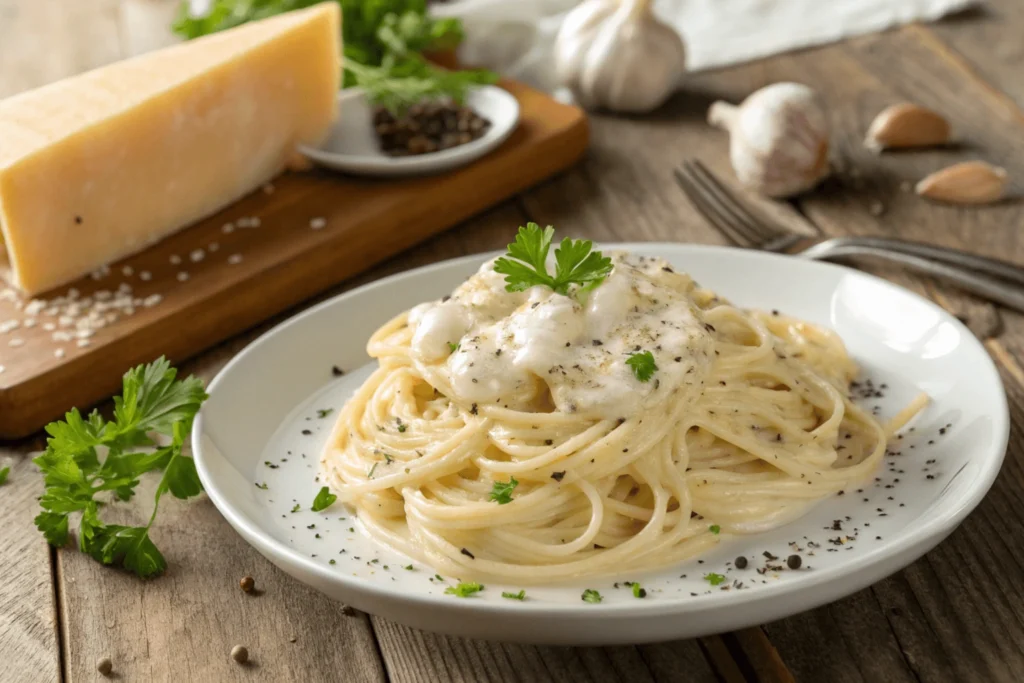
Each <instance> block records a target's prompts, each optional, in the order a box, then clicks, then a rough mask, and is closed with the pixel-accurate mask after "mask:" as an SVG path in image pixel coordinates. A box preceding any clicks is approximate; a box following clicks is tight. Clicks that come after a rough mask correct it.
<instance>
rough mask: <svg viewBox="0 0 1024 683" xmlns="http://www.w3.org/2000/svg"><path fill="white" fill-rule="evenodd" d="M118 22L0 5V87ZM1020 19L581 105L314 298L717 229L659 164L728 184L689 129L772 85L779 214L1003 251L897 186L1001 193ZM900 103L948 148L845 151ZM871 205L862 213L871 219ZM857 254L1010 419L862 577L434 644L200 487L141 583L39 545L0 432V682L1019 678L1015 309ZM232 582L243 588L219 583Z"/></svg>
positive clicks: (76, 51) (1007, 13) (84, 51)
mask: <svg viewBox="0 0 1024 683" xmlns="http://www.w3.org/2000/svg"><path fill="white" fill-rule="evenodd" d="M118 25H119V24H118V0H76V1H75V2H70V1H69V0H0V96H4V95H8V94H11V93H14V92H17V91H19V90H22V89H25V88H29V87H33V86H36V85H39V84H41V83H44V82H47V81H50V80H54V79H56V78H59V77H62V76H65V75H68V74H71V73H75V72H77V71H81V70H84V69H87V68H90V67H94V66H98V65H100V64H103V63H106V62H109V61H112V60H115V59H117V58H118V57H119V56H121V54H122V52H123V44H124V37H123V36H119V29H118ZM1022 35H1024V5H1022V4H1021V3H1020V1H1019V0H990V1H989V2H988V3H987V7H986V8H985V9H981V10H974V11H970V12H967V13H965V14H961V15H960V16H958V17H955V18H952V19H949V20H946V21H944V22H942V23H939V24H936V25H931V26H911V27H907V28H904V29H902V30H898V31H893V32H889V33H885V34H882V35H874V36H868V37H864V38H859V39H855V40H851V41H847V42H845V43H842V44H837V45H832V46H828V47H824V48H821V49H815V50H809V51H804V52H800V53H796V54H789V55H784V56H779V57H775V58H772V59H768V60H764V61H760V62H757V63H753V64H747V65H743V66H739V67H736V68H731V69H727V70H723V71H719V72H715V73H707V74H700V75H697V76H694V77H693V78H692V79H691V81H690V83H689V85H688V86H687V88H686V91H685V92H683V93H681V94H679V95H678V96H677V97H675V98H674V99H673V100H672V101H671V102H670V103H669V104H668V105H667V106H666V107H665V108H664V109H663V110H662V111H660V112H658V113H656V114H654V115H652V116H648V117H642V118H613V117H607V116H595V117H594V118H593V121H592V124H593V128H592V130H593V143H592V149H591V151H590V153H589V155H588V157H587V159H586V160H585V162H584V163H582V164H581V165H580V166H579V167H577V168H576V169H574V170H573V171H572V172H570V173H566V174H564V175H562V176H561V177H559V178H556V179H554V180H552V181H550V182H548V183H545V184H544V185H542V186H540V187H537V188H535V189H533V190H531V191H529V192H527V193H525V194H523V195H522V196H520V197H518V198H516V199H515V200H513V201H509V202H507V203H505V204H503V205H501V206H498V207H495V208H494V209H492V210H491V211H489V212H487V213H486V214H484V215H481V216H479V217H477V218H475V219H473V220H471V221H469V222H466V223H464V224H462V225H460V226H458V227H456V228H454V229H452V230H451V231H449V232H448V233H446V234H444V235H442V236H440V237H437V238H435V239H433V240H431V241H429V242H427V243H426V244H423V245H421V246H420V247H418V248H416V249H413V250H411V251H409V252H407V253H405V254H402V255H401V256H399V257H396V258H394V259H392V260H391V261H390V262H388V263H386V264H385V265H383V266H381V267H378V268H376V269H374V270H373V271H372V272H371V273H369V274H367V275H365V276H363V277H360V278H358V279H357V280H356V281H353V282H350V283H347V284H346V285H344V286H342V287H339V288H338V289H337V290H335V291H334V292H329V293H326V294H325V295H324V296H330V295H331V294H335V293H337V292H338V291H342V290H344V289H348V288H350V287H353V286H356V285H358V284H361V283H364V282H367V281H370V280H373V279H375V278H379V277H381V276H383V275H386V274H389V273H394V272H397V271H400V270H404V269H406V268H410V267H413V266H418V265H422V264H425V263H430V262H433V261H438V260H441V259H445V258H449V257H452V256H458V255H461V254H466V253H472V252H477V251H483V250H488V249H495V248H499V247H501V246H503V245H504V243H505V242H506V241H507V239H508V236H509V234H510V231H511V230H512V229H513V228H514V227H515V226H517V225H519V224H521V223H522V222H524V221H526V220H529V219H532V220H536V221H538V222H541V223H552V224H554V225H556V226H558V227H559V229H560V230H562V231H567V232H569V233H571V234H573V235H576V236H586V237H589V238H593V239H595V240H602V241H618V240H670V241H693V242H702V243H716V242H722V241H723V238H722V237H721V236H720V235H719V234H718V233H717V232H716V231H714V230H713V229H712V228H710V227H709V226H708V225H707V224H706V223H705V222H704V221H703V220H702V219H701V218H700V217H699V216H698V215H697V214H696V213H695V212H694V210H693V208H692V207H691V206H690V205H689V204H688V203H687V201H686V200H685V198H684V197H683V196H682V194H681V193H680V191H679V190H678V189H677V188H676V186H675V185H674V183H673V181H672V176H671V173H670V171H671V168H672V166H673V165H674V164H676V163H678V162H679V161H681V160H682V159H683V158H684V157H690V156H696V157H700V158H701V159H704V160H705V161H707V162H708V163H709V164H710V165H711V166H712V167H714V168H715V169H717V170H718V171H719V172H720V173H721V174H722V175H723V176H728V168H727V161H726V141H725V138H724V136H723V135H722V134H719V133H718V132H717V131H712V130H710V129H709V128H708V127H707V126H706V125H705V124H704V123H703V119H704V113H705V111H706V108H707V104H708V102H709V101H710V100H711V99H712V98H719V97H722V98H727V99H731V100H738V99H742V97H743V96H744V95H745V94H747V93H749V92H751V91H753V90H754V89H756V88H758V87H760V86H762V85H765V84H768V83H772V82H775V81H780V80H797V81H802V82H805V83H808V84H810V85H812V86H814V87H816V88H817V89H818V90H819V91H820V92H821V93H822V94H823V95H824V97H825V98H826V100H827V101H828V103H829V105H830V107H831V111H832V113H833V125H834V128H835V135H834V147H835V150H834V159H835V162H836V165H837V167H838V168H839V169H840V171H839V173H838V174H837V175H836V176H835V177H834V178H833V179H831V180H829V181H828V182H827V183H826V184H825V185H824V186H823V187H822V188H820V189H819V190H818V191H816V192H814V193H812V194H810V195H808V196H806V197H804V198H801V199H800V200H799V201H797V202H795V203H792V204H782V205H777V206H775V207H773V209H772V210H774V211H776V213H778V214H779V215H780V216H781V217H783V218H784V219H785V220H788V221H791V222H792V223H793V224H794V225H799V227H801V228H802V229H807V230H811V231H814V232H819V233H824V234H830V235H838V234H876V235H898V236H902V237H907V238H914V239H920V240H925V241H930V242H935V243H940V244H944V245H946V246H951V247H962V248H965V249H969V250H972V251H976V252H979V253H984V254H988V255H991V256H999V257H1002V258H1008V259H1012V260H1015V261H1017V262H1018V263H1024V239H1020V238H1019V237H1018V234H1019V233H1020V230H1021V229H1022V228H1024V203H1022V202H1021V201H1020V200H1019V199H1014V200H1011V201H1007V202H1005V203H1003V204H1001V205H999V206H996V207H990V208H984V209H958V208H950V207H943V206H936V205H933V204H929V203H926V202H924V201H922V200H920V199H918V198H916V197H915V196H914V195H913V194H912V193H909V192H907V191H905V189H901V185H903V187H904V188H905V187H906V182H905V181H914V180H916V179H918V178H920V177H922V176H923V175H924V174H925V173H927V172H929V171H931V170H934V169H936V168H938V167H940V166H942V165H945V164H947V163H952V162H953V161H958V160H962V159H968V158H984V159H987V160H989V161H992V162H994V163H997V164H1000V165H1002V166H1004V167H1006V168H1007V169H1008V170H1009V172H1010V175H1011V178H1013V179H1014V180H1015V183H1016V185H1015V190H1016V192H1017V194H1018V196H1019V195H1020V193H1021V190H1022V189H1024V43H1022V42H1021V40H1020V38H1021V36H1022ZM903 100H913V101H917V102H920V103H922V104H925V105H930V106H933V107H935V108H937V109H939V110H941V111H943V112H945V113H946V114H947V115H948V116H949V117H950V118H951V119H952V121H953V125H954V128H955V130H956V131H957V134H958V138H959V139H960V140H961V141H962V144H961V145H959V146H958V147H957V148H954V149H951V150H943V151H933V152H923V153H915V154H893V155H885V156H881V157H878V156H874V155H872V154H870V153H868V152H867V151H865V149H864V147H863V146H862V144H861V139H862V137H863V133H864V130H865V128H866V126H867V124H868V122H869V121H870V119H871V118H872V117H873V115H874V114H875V113H876V112H877V111H878V110H880V109H881V108H882V107H883V106H885V105H888V104H891V103H894V102H898V101H903ZM842 169H846V170H842ZM853 169H857V171H854V170H853ZM873 206H874V209H872V207H873ZM879 206H881V207H883V208H884V212H883V213H882V214H881V215H875V214H876V213H878V207H879ZM865 267H867V268H868V269H872V268H871V267H870V266H865ZM872 270H873V271H874V272H877V273H880V274H882V275H883V276H885V277H889V278H891V279H893V280H896V281H898V282H900V283H901V284H904V285H905V286H908V287H910V288H912V289H915V290H917V291H920V292H923V293H925V294H926V295H928V296H930V297H932V298H934V299H935V300H937V301H938V302H939V303H941V304H942V305H943V306H946V307H947V308H950V309H952V310H953V311H954V312H956V313H957V314H958V315H961V316H963V317H964V318H966V319H967V320H968V322H969V323H970V324H971V326H972V329H974V330H975V331H976V332H977V333H978V334H979V335H980V336H982V337H984V338H986V339H987V341H986V346H987V348H988V350H989V351H990V353H991V354H992V356H993V358H994V359H995V360H996V361H997V363H998V365H999V367H1000V369H1001V371H1002V375H1003V381H1004V382H1005V383H1006V388H1007V392H1008V394H1009V397H1010V403H1011V406H1012V411H1013V434H1012V437H1011V442H1010V450H1009V453H1008V455H1007V459H1006V463H1005V464H1004V466H1003V470H1002V472H1001V474H1000V476H999V478H998V479H997V481H996V483H995V486H994V488H993V489H992V491H991V492H990V493H989V495H988V496H987V497H986V498H985V500H984V501H983V502H982V504H981V506H980V507H979V508H978V509H977V511H975V512H974V513H973V514H972V515H971V516H970V517H969V518H968V519H967V521H966V522H964V524H963V525H962V526H961V527H960V529H959V530H957V531H956V532H955V533H954V534H953V535H952V536H951V537H950V538H949V539H948V540H947V541H945V542H944V543H942V544H941V545H940V546H939V547H938V548H936V549H935V550H933V551H932V552H931V553H929V554H928V555H927V556H925V557H924V558H923V559H921V560H920V561H918V562H916V563H915V564H913V565H912V566H910V567H909V568H907V569H906V570H904V571H902V572H900V573H899V574H896V575H895V576H892V577H890V578H888V579H886V580H884V581H881V582H879V583H877V584H876V585H874V586H872V587H871V588H868V589H866V590H863V591H861V592H859V593H856V594H854V595H852V596H850V597H848V598H846V599H844V600H841V601H839V602H836V603H834V604H831V605H828V606H826V607H822V608H819V609H817V610H814V611H812V612H808V613H805V614H800V615H797V616H794V617H791V618H789V619H784V620H782V621H779V622H776V623H772V624H768V625H765V626H761V627H755V628H749V629H745V630H742V631H738V632H735V633H727V634H722V635H719V636H712V637H708V638H700V639H697V640H689V641H679V642H672V643H664V644H658V645H644V646H637V647H609V648H555V647H526V646H519V645H504V644H499V643H485V642H477V641H471V640H463V639H458V638H447V637H443V636H437V635H433V634H430V633H423V632H420V631H415V630H412V629H409V628H405V627H403V626H399V625H397V624H394V623H391V622H388V621H384V620H382V619H378V618H375V617H372V616H369V615H366V614H362V613H358V612H356V613H347V612H346V611H343V609H342V606H341V605H339V604H337V603H334V602H331V601H330V600H327V599H326V598H324V597H323V596H322V595H320V594H319V593H317V592H315V591H313V590H311V589H308V588H306V587H305V586H303V585H300V584H299V583H297V582H296V581H293V580H292V579H290V578H289V577H288V576H285V575H284V574H282V573H281V572H280V571H278V570H277V569H275V568H274V567H273V566H271V565H270V564H269V563H268V562H267V561H265V560H264V559H263V558H262V557H260V556H259V555H258V554H257V553H256V552H255V551H254V550H253V549H252V548H250V547H249V546H248V545H247V544H246V543H245V542H244V541H242V539H241V538H240V537H239V536H238V535H237V534H235V533H234V532H233V531H232V530H231V529H230V527H229V526H228V525H227V523H226V522H225V521H224V520H223V519H222V518H221V516H220V515H219V514H218V513H217V511H216V510H215V509H214V507H213V505H212V504H211V503H210V502H209V500H206V499H205V498H200V499H199V500H198V501H193V502H191V503H181V502H179V501H174V502H171V503H169V504H167V505H166V506H165V507H164V509H163V511H162V512H161V519H160V520H159V528H158V529H157V530H156V531H155V536H156V542H157V543H158V544H159V545H160V547H161V548H162V549H163V551H164V553H165V555H166V556H167V557H168V559H169V561H170V569H169V571H168V572H167V574H166V575H165V576H163V577H162V578H160V579H158V580H154V581H148V582H143V581H140V580H138V579H135V578H133V577H132V576H129V575H126V574H123V573H120V572H117V571H113V570H109V569H104V568H103V567H101V566H99V565H97V564H96V563H95V562H93V561H92V560H90V559H88V558H87V557H85V556H84V555H82V554H80V553H79V552H77V551H76V550H53V549H51V548H49V547H48V546H47V545H46V544H45V543H44V542H43V539H42V538H41V537H40V535H39V534H38V532H37V531H36V530H35V528H34V527H33V525H32V518H33V516H34V514H35V511H36V508H37V505H36V502H35V498H36V496H38V495H39V494H40V492H41V490H42V482H41V479H40V477H39V476H38V474H37V473H36V470H35V467H34V466H33V465H32V464H31V462H30V454H31V453H32V452H33V451H34V450H37V449H39V448H40V447H41V446H42V445H43V438H42V436H37V437H36V438H33V439H30V440H28V441H25V442H22V443H12V444H6V445H2V446H0V467H3V466H5V465H10V466H11V468H12V471H11V474H10V479H9V481H8V483H7V484H6V485H4V486H3V487H2V488H0V530H2V531H0V680H2V681H4V682H6V681H11V682H12V683H20V682H22V681H56V680H67V681H81V680H95V679H98V678H99V675H98V674H97V673H96V672H95V661H96V659H97V658H98V657H101V656H104V655H108V656H110V657H111V658H112V659H113V661H114V667H115V670H116V672H117V674H118V675H119V676H120V680H125V681H167V680H177V681H181V680H189V681H193V680H194V681H202V682H204V683H206V682H219V681H256V680H261V681H304V682H306V681H308V682H312V681H328V680H345V681H378V680H387V679H392V680H397V681H447V680H458V681H520V680H522V681H540V680H555V681H563V680H573V681H613V680H630V681H639V680H663V681H700V682H703V681H709V682H710V681H727V682H729V683H732V682H734V681H735V682H740V681H762V682H768V681H792V680H797V681H810V682H816V681H831V682H833V683H845V682H847V681H849V682H860V681H864V682H867V683H872V682H875V681H887V682H890V681H891V682H895V683H898V682H901V681H908V682H913V681H1021V680H1024V560H1022V558H1024V531H1022V530H1024V494H1022V491H1024V434H1022V429H1024V427H1022V424H1024V368H1022V366H1024V318H1022V317H1021V316H1020V315H1018V314H1014V313H1010V312H1007V311H1004V310H996V309H995V308H993V307H992V306H990V305H987V304H984V303H982V302H979V301H976V300H972V299H969V298H967V297H964V296H962V295H960V294H958V293H956V292H955V291H953V290H951V289H948V288H946V287H944V286H941V285H938V284H936V283H934V282H931V281H928V280H923V279H917V278H910V277H907V276H905V275H903V274H901V273H898V272H894V271H885V270H874V269H872ZM308 303H309V304H311V303H313V302H308ZM295 312H297V311H290V312H288V313H286V314H284V315H282V316H280V317H278V318H277V319H275V320H271V321H268V322H267V323H266V324H265V325H264V326H262V327H261V328H259V329H255V330H252V331H250V332H249V333H247V334H245V335H243V336H241V337H239V338H237V339H234V340H233V341H231V342H229V343H226V344H223V345H222V346H220V347H218V348H214V349H212V350H210V351H208V352H206V353H204V354H202V355H201V356H199V357H198V358H194V359H192V360H190V361H188V362H186V363H184V370H185V371H186V372H194V373H197V374H198V375H200V376H202V377H203V378H205V379H210V378H212V377H213V375H214V374H215V373H216V372H217V371H218V370H219V369H220V368H221V367H222V366H223V365H224V364H225V363H226V362H227V361H228V359H230V358H231V357H232V355H234V354H235V353H237V352H238V351H239V350H240V349H241V348H242V347H244V346H245V345H246V344H247V343H248V342H249V341H250V340H251V339H253V338H254V337H255V336H256V335H258V334H259V333H261V332H263V331H265V330H266V329H269V328H270V327H271V326H273V325H274V324H276V323H277V322H280V321H281V320H283V319H284V318H285V317H287V316H289V315H291V314H293V313H295ZM140 498H143V499H144V498H145V496H140ZM128 512H129V513H130V512H131V511H130V510H129V511H128ZM244 574H251V575H253V576H254V577H256V580H257V582H258V583H259V585H260V586H261V587H262V588H263V589H265V592H264V593H262V594H261V595H259V596H258V597H252V596H248V595H245V594H243V593H242V592H241V591H240V590H238V588H237V581H238V578H239V577H241V576H242V575H244ZM236 643H244V644H246V645H247V646H248V647H249V650H250V652H251V653H252V657H253V665H252V666H250V667H247V668H244V669H243V668H240V667H239V666H238V665H236V664H235V663H233V662H232V661H231V659H230V657H229V656H228V653H229V651H230V650H231V647H232V646H233V645H234V644H236Z"/></svg>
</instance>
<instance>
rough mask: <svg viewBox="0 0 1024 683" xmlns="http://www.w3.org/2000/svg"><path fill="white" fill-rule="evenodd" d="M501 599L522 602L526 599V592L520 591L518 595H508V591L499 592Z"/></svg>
mask: <svg viewBox="0 0 1024 683" xmlns="http://www.w3.org/2000/svg"><path fill="white" fill-rule="evenodd" d="M501 597H503V598H508V599H509V600H520V601H522V600H525V599H526V591H524V590H521V591H519V592H518V593H509V592H508V591H502V592H501Z"/></svg>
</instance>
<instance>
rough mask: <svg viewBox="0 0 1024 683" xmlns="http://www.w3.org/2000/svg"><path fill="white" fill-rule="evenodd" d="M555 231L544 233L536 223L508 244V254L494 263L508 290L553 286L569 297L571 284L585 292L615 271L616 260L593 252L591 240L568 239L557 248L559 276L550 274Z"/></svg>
mask: <svg viewBox="0 0 1024 683" xmlns="http://www.w3.org/2000/svg"><path fill="white" fill-rule="evenodd" d="M554 236H555V229H554V228H552V227H551V226H550V225H549V226H548V227H546V228H544V229H543V230H541V229H540V226H539V225H537V224H536V223H527V224H526V227H525V228H523V227H520V228H519V233H518V234H517V235H516V241H515V242H513V243H512V244H510V245H508V253H507V254H505V256H503V257H501V258H499V259H498V260H497V261H495V262H494V272H496V273H501V274H502V275H504V276H505V289H506V290H508V291H509V292H522V291H525V290H527V289H529V288H530V287H534V286H536V285H543V286H546V287H550V288H551V289H553V290H555V291H556V292H557V293H559V294H568V293H569V286H570V285H579V286H580V287H581V288H582V289H586V290H589V289H593V288H594V287H597V286H598V285H600V284H601V283H602V282H604V279H605V278H606V277H608V275H609V274H611V272H612V260H611V259H610V258H608V257H607V256H605V255H604V254H602V253H601V252H599V251H592V249H593V247H594V244H593V242H591V241H590V240H572V239H569V238H568V237H566V238H565V239H563V240H562V243H561V244H560V245H559V246H558V248H557V249H555V274H554V275H551V274H549V273H548V266H547V260H548V252H549V251H550V250H551V240H552V238H553V237H554Z"/></svg>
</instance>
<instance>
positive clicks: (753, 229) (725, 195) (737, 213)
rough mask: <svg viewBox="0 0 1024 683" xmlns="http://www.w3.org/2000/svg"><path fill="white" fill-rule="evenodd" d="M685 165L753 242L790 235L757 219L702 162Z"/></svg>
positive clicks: (688, 162)
mask: <svg viewBox="0 0 1024 683" xmlns="http://www.w3.org/2000/svg"><path fill="white" fill-rule="evenodd" d="M684 163H685V164H686V165H688V166H690V168H691V172H692V173H693V176H694V178H695V179H696V180H697V181H698V182H699V183H700V186H701V188H702V189H704V190H705V191H706V192H709V193H711V194H712V195H713V196H714V197H715V198H716V199H717V200H718V202H719V203H720V204H721V205H722V207H723V210H724V211H726V212H727V213H728V215H729V216H730V217H731V218H732V219H733V220H734V221H735V222H736V223H737V225H736V227H737V229H738V230H743V231H744V232H745V233H747V234H748V236H749V239H750V241H751V242H753V243H755V244H758V245H763V244H766V243H768V242H770V241H772V240H776V239H779V238H780V237H784V236H786V235H787V234H788V233H787V232H784V231H781V230H779V229H777V228H775V227H773V226H770V225H767V224H766V223H765V222H764V221H763V220H761V219H759V218H757V217H755V216H754V215H753V214H752V213H751V212H750V210H749V209H747V208H746V206H745V205H744V204H743V202H741V201H739V200H738V199H736V197H735V195H733V193H732V192H730V191H729V190H728V189H726V187H725V186H724V185H723V184H722V183H721V182H720V181H719V180H718V179H717V178H715V176H714V174H713V173H712V172H711V171H709V170H708V169H707V167H706V166H704V164H702V163H701V162H700V161H698V160H696V159H694V160H692V161H686V162H684Z"/></svg>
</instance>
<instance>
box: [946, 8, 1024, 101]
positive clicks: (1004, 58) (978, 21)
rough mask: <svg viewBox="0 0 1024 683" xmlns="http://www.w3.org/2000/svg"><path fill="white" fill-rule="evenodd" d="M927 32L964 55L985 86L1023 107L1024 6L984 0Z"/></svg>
mask: <svg viewBox="0 0 1024 683" xmlns="http://www.w3.org/2000/svg"><path fill="white" fill-rule="evenodd" d="M926 30H928V31H930V32H932V33H934V34H935V35H936V36H937V37H938V38H940V39H941V40H942V42H943V43H945V44H946V45H948V46H950V47H951V48H952V49H953V50H956V51H957V52H959V53H960V54H961V55H963V56H964V57H965V58H966V59H967V61H969V62H970V64H971V66H972V68H973V69H974V70H975V71H976V72H977V73H978V75H979V76H980V77H981V78H982V79H984V81H985V82H987V83H989V84H990V85H991V86H992V87H993V88H994V89H997V90H999V91H1001V92H1004V93H1006V94H1007V95H1009V96H1010V97H1011V98H1013V99H1014V100H1016V102H1017V104H1019V105H1020V106H1022V107H1024V78H1021V73H1022V72H1024V42H1022V41H1021V40H1020V37H1021V36H1022V35H1024V3H1021V2H1020V0H985V2H984V3H982V4H980V5H979V6H977V7H975V8H972V9H970V10H967V11H964V12H960V13H958V14H955V15H953V16H951V17H948V18H946V19H944V20H943V21H940V22H938V23H937V24H930V25H928V26H927V28H926Z"/></svg>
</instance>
